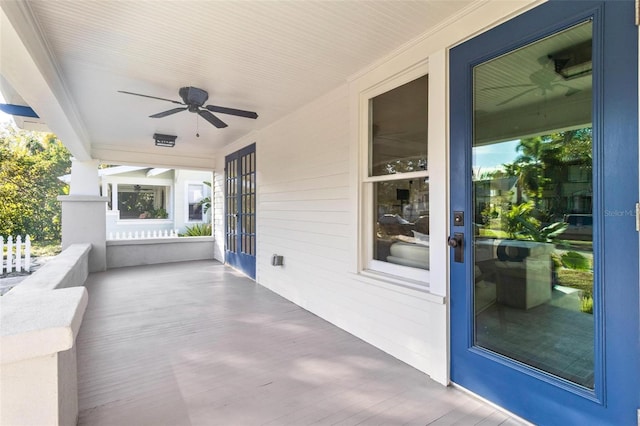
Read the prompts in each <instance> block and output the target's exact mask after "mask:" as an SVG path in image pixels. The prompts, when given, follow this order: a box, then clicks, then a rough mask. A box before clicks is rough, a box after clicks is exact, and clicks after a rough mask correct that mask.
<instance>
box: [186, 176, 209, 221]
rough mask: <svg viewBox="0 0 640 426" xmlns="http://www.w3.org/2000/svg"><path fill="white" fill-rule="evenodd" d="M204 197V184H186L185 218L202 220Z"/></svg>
mask: <svg viewBox="0 0 640 426" xmlns="http://www.w3.org/2000/svg"><path fill="white" fill-rule="evenodd" d="M204 197H205V186H204V184H201V183H199V184H194V183H189V184H187V220H188V221H189V222H202V221H204V208H203V205H202V200H203V199H204Z"/></svg>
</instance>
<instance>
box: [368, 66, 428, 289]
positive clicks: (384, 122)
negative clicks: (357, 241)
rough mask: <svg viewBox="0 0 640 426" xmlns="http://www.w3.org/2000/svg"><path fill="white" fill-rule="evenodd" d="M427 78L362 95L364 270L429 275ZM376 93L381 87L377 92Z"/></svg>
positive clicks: (405, 275)
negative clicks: (364, 139)
mask: <svg viewBox="0 0 640 426" xmlns="http://www.w3.org/2000/svg"><path fill="white" fill-rule="evenodd" d="M428 82H429V79H428V75H423V76H421V77H418V78H416V79H414V80H412V81H409V82H404V83H403V84H400V85H396V86H395V87H388V85H387V86H386V87H383V90H384V89H387V87H388V90H386V91H384V92H382V93H370V94H369V96H365V98H364V101H365V102H366V105H363V106H364V108H365V109H366V110H367V116H366V118H365V117H363V119H366V121H367V123H366V135H367V145H366V151H367V152H366V159H367V170H366V174H364V176H363V178H362V183H363V195H364V196H363V203H364V205H363V214H364V215H367V216H368V217H365V218H364V221H363V224H364V227H363V237H364V238H363V244H364V248H365V259H364V260H365V262H364V269H366V270H369V271H374V272H383V273H386V274H391V275H394V276H397V277H399V278H404V279H410V280H413V281H418V282H422V283H426V282H428V277H429V272H428V271H429V172H428V167H427V161H428V152H427V142H428ZM378 90H380V89H378Z"/></svg>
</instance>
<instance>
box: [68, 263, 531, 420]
mask: <svg viewBox="0 0 640 426" xmlns="http://www.w3.org/2000/svg"><path fill="white" fill-rule="evenodd" d="M86 286H87V289H88V291H89V307H88V309H87V312H86V314H85V319H84V322H83V325H82V328H81V330H80V334H79V336H78V341H77V343H78V345H77V348H78V349H77V350H78V387H79V389H78V393H79V405H80V419H79V424H80V425H119V426H120V425H310V424H320V425H334V424H339V425H357V424H362V425H379V424H388V425H404V424H407V425H414V424H415V425H453V424H457V425H476V424H477V425H486V426H489V425H519V424H522V423H521V422H519V421H518V420H517V419H514V418H512V417H509V416H508V415H506V414H504V413H503V412H500V411H498V410H496V409H495V408H493V407H492V406H490V405H488V404H486V403H484V402H481V401H479V400H477V399H475V398H474V397H472V396H469V395H467V394H466V393H464V392H462V391H460V390H457V389H453V388H447V387H444V386H441V385H439V384H437V383H435V382H433V381H432V380H430V379H429V377H428V376H426V375H425V374H423V373H421V372H419V371H417V370H415V369H414V368H412V367H410V366H408V365H406V364H404V363H403V362H401V361H398V360H397V359H395V358H393V357H391V356H389V355H388V354H386V353H384V352H382V351H380V350H378V349H376V348H374V347H373V346H371V345H369V344H367V343H365V342H363V341H362V340H360V339H358V338H356V337H354V336H352V335H350V334H348V333H346V332H345V331H342V330H341V329H339V328H337V327H335V326H333V325H331V324H330V323H328V322H326V321H324V320H322V319H320V318H318V317H317V316H315V315H313V314H311V313H309V312H307V311H305V310H303V309H302V308H300V307H298V306H296V305H294V304H292V303H291V302H289V301H287V300H285V299H283V298H282V297H280V296H278V295H276V294H274V293H272V292H271V291H269V290H267V289H265V288H263V287H261V286H259V285H256V284H255V283H254V282H253V281H251V280H249V279H247V278H245V277H244V276H242V275H241V274H239V273H237V272H235V271H234V270H232V269H230V268H228V267H225V266H224V265H221V264H219V263H217V262H212V261H196V262H182V263H173V264H162V265H153V266H142V267H131V268H122V269H113V270H110V271H107V272H103V273H96V274H91V275H90V276H89V279H88V280H87V283H86Z"/></svg>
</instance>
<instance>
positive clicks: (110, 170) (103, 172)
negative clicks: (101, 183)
mask: <svg viewBox="0 0 640 426" xmlns="http://www.w3.org/2000/svg"><path fill="white" fill-rule="evenodd" d="M146 168H147V167H142V166H115V167H107V168H106V169H100V170H98V174H99V175H100V176H111V175H119V174H122V173H129V172H136V171H138V170H142V169H146Z"/></svg>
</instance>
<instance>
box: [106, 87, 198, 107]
mask: <svg viewBox="0 0 640 426" xmlns="http://www.w3.org/2000/svg"><path fill="white" fill-rule="evenodd" d="M118 93H124V94H126V95H134V96H142V97H143V98H151V99H158V100H160V101H167V102H172V103H174V104H178V105H185V104H183V103H182V102H178V101H174V100H172V99H166V98H159V97H157V96H149V95H142V94H140V93H133V92H127V91H125V90H118Z"/></svg>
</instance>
